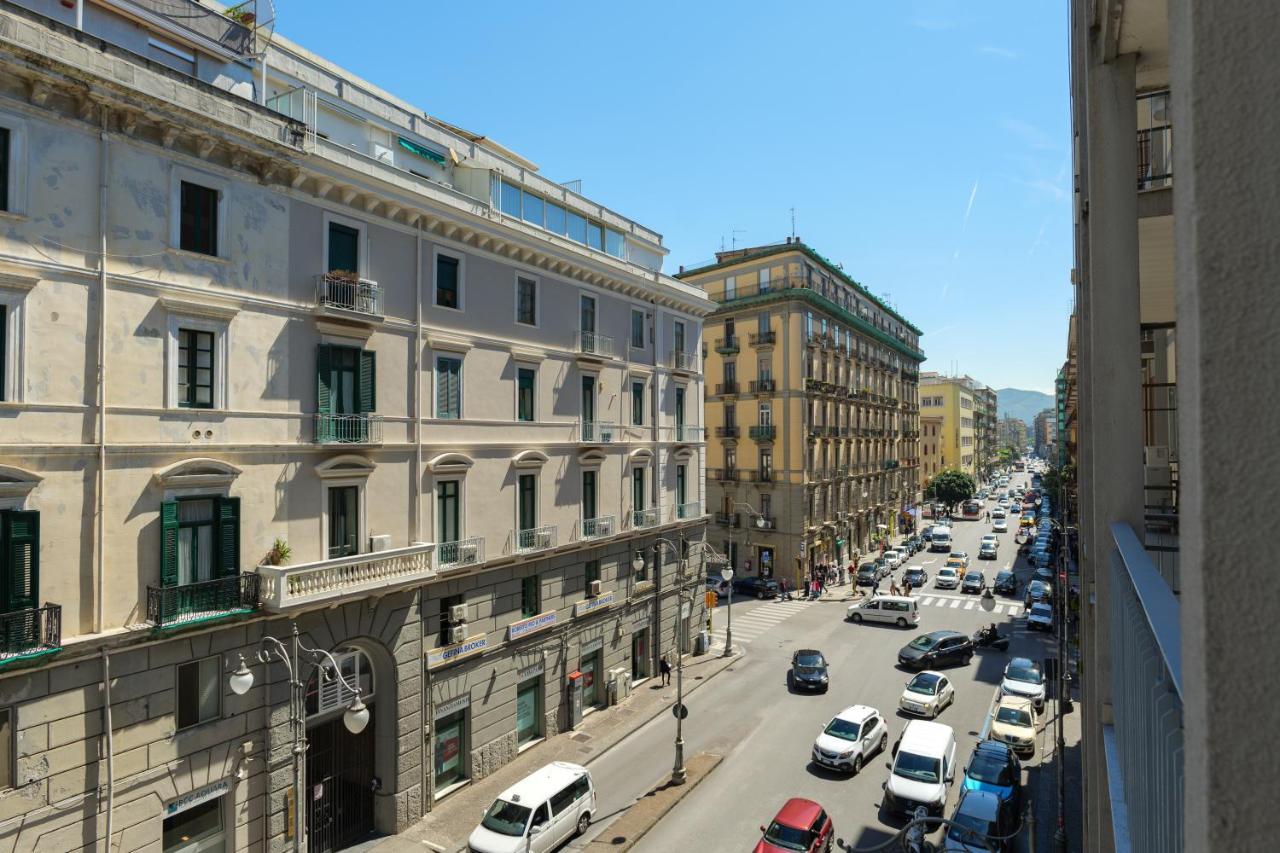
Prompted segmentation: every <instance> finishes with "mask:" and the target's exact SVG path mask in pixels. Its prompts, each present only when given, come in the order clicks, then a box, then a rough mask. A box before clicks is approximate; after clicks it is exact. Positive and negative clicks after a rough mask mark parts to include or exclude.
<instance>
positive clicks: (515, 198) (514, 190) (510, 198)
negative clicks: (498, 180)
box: [501, 181, 520, 218]
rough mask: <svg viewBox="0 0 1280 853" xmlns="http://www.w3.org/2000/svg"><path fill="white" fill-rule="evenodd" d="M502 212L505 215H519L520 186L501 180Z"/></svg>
mask: <svg viewBox="0 0 1280 853" xmlns="http://www.w3.org/2000/svg"><path fill="white" fill-rule="evenodd" d="M501 204H502V212H503V213H505V214H507V216H515V217H517V218H519V216H520V188H519V187H517V186H516V185H515V184H509V183H507V182H506V181H503V182H502V199H501Z"/></svg>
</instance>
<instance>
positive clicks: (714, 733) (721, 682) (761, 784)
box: [568, 475, 1053, 853]
mask: <svg viewBox="0 0 1280 853" xmlns="http://www.w3.org/2000/svg"><path fill="white" fill-rule="evenodd" d="M1015 482H1022V483H1023V484H1025V482H1026V478H1025V475H1019V477H1018V478H1016V479H1015ZM993 505H994V504H988V506H993ZM1015 524H1016V522H1015ZM990 531H991V525H990V523H988V522H983V521H956V522H955V524H954V527H953V538H954V540H955V544H954V545H953V548H954V550H963V551H967V552H968V553H969V554H970V555H971V565H973V566H978V567H981V568H983V569H984V571H985V574H986V576H987V581H988V583H990V582H991V581H992V580H993V579H994V577H995V573H996V571H998V570H999V569H1000V568H1002V567H1004V566H1005V565H1008V564H1010V563H1012V562H1013V561H1014V558H1015V556H1016V551H1017V546H1016V545H1015V543H1014V533H1013V532H1012V530H1011V531H1010V532H1009V533H1006V534H1000V536H1001V542H1000V556H999V559H997V560H994V561H993V560H987V561H979V560H977V559H976V555H977V551H978V543H979V541H980V539H981V537H982V535H983V534H986V533H989V532H990ZM945 558H946V555H945V554H940V553H939V554H931V553H928V552H920V553H918V554H916V555H915V556H913V557H912V558H911V559H910V560H909V561H908V562H907V564H906V566H904V567H903V568H902V569H899V570H898V571H897V572H895V573H894V579H895V581H896V580H900V579H901V576H902V572H903V570H904V569H905V568H906V567H909V566H915V565H923V566H924V567H925V568H926V570H927V571H928V572H929V585H928V586H927V587H926V588H925V589H923V590H920V591H919V593H918V596H919V599H920V601H921V606H920V625H919V626H918V628H909V629H906V630H903V629H899V628H896V627H893V626H887V625H871V624H862V625H855V624H852V623H850V622H846V621H845V620H844V615H845V609H846V607H847V605H846V604H844V603H841V602H835V601H821V602H803V603H796V602H774V601H763V602H757V601H744V602H737V601H735V603H734V614H733V615H734V629H735V630H734V640H735V646H738V647H739V648H740V649H741V652H742V656H741V659H740V660H739V661H738V662H737V663H735V664H734V665H733V666H732V667H731V668H730V669H729V670H727V671H726V672H725V673H723V674H721V675H719V676H717V677H716V678H715V679H714V680H712V681H711V682H710V683H708V684H707V685H705V686H704V687H703V688H701V689H699V690H698V691H697V692H695V693H694V694H693V695H692V696H691V697H690V698H689V700H688V702H687V705H688V708H689V717H688V719H687V720H686V721H685V723H684V738H685V754H686V755H692V754H694V753H695V752H698V751H703V750H705V751H711V752H715V753H718V754H721V755H723V756H724V757H725V758H724V761H723V762H722V763H721V765H720V766H719V768H718V769H716V770H715V772H714V773H713V774H712V775H711V776H710V777H708V778H707V779H706V780H705V781H703V782H702V784H701V785H700V786H699V787H698V788H697V789H696V790H694V791H693V792H692V793H691V794H690V795H689V796H688V797H686V798H685V799H684V801H682V802H681V803H680V804H679V805H678V806H676V808H675V809H673V810H672V812H671V813H670V814H668V815H667V816H666V817H665V818H664V819H663V820H662V821H661V822H660V823H659V824H658V826H656V827H655V828H654V829H653V830H651V831H650V832H649V834H648V835H646V836H645V837H644V838H643V839H642V840H641V842H640V843H639V844H638V845H637V848H636V849H637V850H638V851H641V853H663V851H669V850H677V849H686V848H687V847H688V845H689V842H690V840H691V839H697V847H698V849H699V850H700V851H707V853H714V851H721V850H723V851H731V850H732V851H741V850H745V849H750V848H751V847H752V846H754V844H755V842H756V840H758V838H759V836H760V831H759V826H760V825H761V824H766V823H768V822H769V820H770V819H771V818H772V817H773V815H774V814H775V812H776V811H777V810H778V808H779V807H780V806H781V805H782V804H783V803H784V802H785V801H786V800H787V799H788V798H789V797H807V798H810V799H813V800H816V801H817V802H819V803H821V804H822V805H823V807H824V808H825V809H826V810H827V811H828V813H829V814H830V815H831V816H832V819H833V821H834V823H835V827H836V834H837V836H838V837H839V838H840V839H842V840H843V841H844V842H845V844H847V845H848V846H851V847H855V848H858V847H867V846H871V845H874V844H876V843H878V842H882V841H884V840H886V839H887V838H888V837H889V836H890V835H891V834H892V833H893V832H894V831H895V830H896V829H897V828H898V827H900V826H901V825H902V823H901V821H900V820H898V819H896V818H892V817H889V816H887V815H884V814H882V813H881V812H880V808H879V806H880V798H881V785H882V783H883V782H884V781H885V779H886V778H887V777H888V769H887V764H888V762H889V760H890V756H889V755H888V754H887V753H886V754H885V755H883V756H875V757H874V758H872V759H870V760H868V762H867V764H866V766H865V767H864V768H863V770H862V772H861V773H860V774H859V775H857V776H855V777H849V776H846V775H843V774H837V773H833V772H829V771H827V770H824V769H822V768H819V767H817V766H815V765H814V764H812V763H811V762H810V761H809V755H810V750H811V747H812V745H813V741H814V738H815V736H816V735H817V734H818V731H819V730H820V729H821V728H822V727H823V726H824V725H825V724H826V723H827V721H828V720H829V719H830V718H831V717H832V716H834V715H835V714H836V713H837V712H838V711H840V710H841V709H843V708H845V707H847V706H849V705H854V704H863V705H870V706H872V707H873V708H876V709H878V710H880V711H881V712H882V713H883V714H884V715H885V717H886V719H887V720H888V722H889V743H890V744H892V743H893V742H894V741H895V740H896V739H897V737H898V735H900V734H901V732H902V729H903V727H904V726H905V724H906V722H907V721H908V720H909V719H911V717H909V716H908V715H906V714H903V713H901V712H899V711H898V710H897V708H898V699H899V697H900V696H901V694H902V690H903V687H904V686H905V684H906V682H907V681H908V680H909V678H910V677H911V673H909V672H907V671H906V670H903V669H900V668H899V667H898V665H897V651H898V649H899V648H901V647H902V646H903V645H905V644H906V643H907V642H909V641H910V640H911V639H912V638H913V637H915V636H916V635H917V634H919V633H922V632H925V631H931V630H937V629H951V630H956V631H963V632H965V633H966V634H972V633H973V632H974V631H975V630H977V628H978V627H980V626H981V625H984V624H988V623H990V622H993V621H994V622H996V623H997V624H998V625H999V626H1000V628H1001V632H1002V633H1005V634H1010V635H1012V637H1013V641H1012V644H1011V646H1010V650H1009V652H1008V653H1003V652H997V651H995V650H993V649H984V650H979V651H978V653H977V654H976V655H975V656H974V659H973V661H972V662H971V663H970V664H969V665H968V666H956V667H951V668H949V669H948V670H947V672H948V674H949V676H950V677H951V679H952V682H953V684H954V685H955V687H956V700H955V703H954V704H953V705H951V706H950V707H948V708H947V709H946V710H945V711H943V712H942V714H941V716H940V717H939V720H938V721H939V722H942V723H945V724H947V725H950V726H951V727H952V728H953V729H954V730H955V733H956V739H957V743H958V747H959V748H958V752H957V759H958V760H957V768H958V773H957V776H959V771H960V770H962V769H963V767H964V764H965V762H966V761H967V759H968V757H969V753H970V752H971V750H972V747H973V745H974V744H975V743H976V742H977V740H978V738H979V736H980V732H981V731H982V728H983V723H984V721H985V718H986V716H987V714H988V712H989V709H990V707H991V705H992V701H993V698H994V696H995V692H996V688H997V686H998V684H999V682H1000V678H1001V675H1002V673H1003V671H1004V666H1005V663H1006V662H1007V661H1008V659H1009V658H1010V657H1011V656H1015V655H1025V656H1028V657H1032V658H1036V659H1039V658H1043V657H1044V656H1045V655H1046V653H1048V652H1049V646H1050V638H1049V637H1048V636H1047V635H1044V634H1039V633H1036V632H1029V631H1027V630H1026V629H1025V627H1024V623H1025V616H1023V615H1022V608H1021V606H1020V605H1021V594H1022V591H1023V590H1024V589H1025V585H1026V582H1027V580H1028V578H1029V577H1030V575H1031V570H1030V569H1029V568H1027V567H1025V565H1023V564H1022V563H1017V564H1015V566H1014V568H1015V570H1017V573H1018V576H1019V590H1018V593H1019V595H1018V597H1017V598H1014V597H1007V596H997V597H996V602H997V603H998V604H1000V605H1002V606H1001V607H1000V608H999V612H990V613H989V612H987V611H985V610H983V609H982V607H981V605H980V597H979V596H977V595H967V596H966V595H962V594H961V593H959V592H958V591H957V592H952V591H946V592H938V591H936V590H935V589H934V588H933V579H934V574H935V570H936V569H937V568H938V567H940V566H941V565H942V564H943V562H944V561H945ZM887 588H888V582H887V580H886V581H885V582H882V585H881V589H882V591H883V590H887ZM846 589H847V587H846ZM1012 605H1018V606H1016V607H1015V606H1012ZM723 611H724V608H723V607H721V608H717V610H716V619H717V620H718V621H717V625H716V627H717V628H721V627H723V625H722V620H723V618H724V613H723ZM740 626H741V628H740ZM740 630H741V633H740ZM799 648H816V649H819V650H821V651H822V652H823V653H824V654H825V655H826V657H827V658H828V660H829V661H830V664H831V669H830V673H831V682H830V690H829V692H827V693H826V694H814V695H801V694H798V693H795V692H792V691H791V690H790V689H789V687H788V682H787V672H788V669H789V666H790V660H791V653H792V652H793V651H794V650H796V649H799ZM639 689H642V690H644V689H660V690H663V691H665V692H666V693H669V694H670V696H671V700H672V701H673V702H674V699H675V688H674V683H673V685H672V686H671V687H669V688H665V687H661V686H659V685H656V684H645V685H642V686H641V687H640V688H639ZM1052 713H1053V711H1052V703H1050V710H1049V711H1047V712H1046V713H1045V714H1043V715H1041V716H1040V717H1039V719H1038V721H1037V722H1038V724H1039V725H1040V726H1041V728H1042V731H1041V736H1040V742H1039V744H1038V745H1037V749H1036V755H1035V757H1034V758H1031V759H1026V760H1024V761H1023V766H1024V768H1025V769H1024V783H1025V784H1026V785H1027V786H1028V787H1027V789H1026V791H1025V796H1026V798H1028V799H1033V800H1034V799H1038V798H1041V797H1043V798H1045V800H1046V801H1047V800H1048V799H1050V798H1051V797H1052V791H1053V789H1052V785H1051V782H1052V780H1051V779H1046V780H1041V779H1039V778H1038V776H1039V775H1040V774H1039V773H1038V770H1037V767H1036V765H1038V763H1039V761H1040V759H1041V757H1042V756H1043V755H1044V754H1045V752H1046V751H1047V750H1052V737H1051V734H1052V733H1051V730H1049V729H1048V728H1047V727H1048V725H1049V723H1050V721H1051V720H1052ZM674 737H675V719H674V718H673V717H672V716H671V715H667V714H664V715H662V716H660V717H658V718H656V719H655V720H653V721H651V722H650V723H649V724H647V725H645V726H643V727H642V728H640V729H639V730H638V731H637V732H635V733H634V734H633V735H631V736H630V737H628V738H627V739H625V740H623V741H622V742H620V743H619V744H618V745H617V746H616V747H614V748H613V749H612V750H611V751H609V752H608V753H606V754H604V755H603V756H601V757H600V758H599V759H598V760H596V761H594V762H593V763H592V765H591V770H592V773H593V775H594V778H595V782H596V787H597V791H598V796H599V802H600V814H599V817H598V820H597V822H596V824H595V825H594V826H593V828H592V831H591V832H589V833H588V834H587V836H586V837H585V838H583V839H578V840H577V841H575V842H573V843H572V844H571V845H570V846H569V848H568V849H575V848H579V847H582V846H584V844H585V842H586V841H588V840H590V839H591V838H593V837H596V836H597V835H603V836H604V837H606V838H607V837H609V836H608V835H607V833H608V823H609V820H610V818H611V817H612V816H614V815H616V814H617V813H618V812H620V811H621V810H625V809H626V808H627V807H628V806H629V805H630V804H631V803H633V802H635V800H636V799H637V798H638V797H640V796H642V795H643V794H644V792H645V791H647V790H648V789H649V787H650V786H651V785H652V784H653V783H654V782H656V781H658V780H659V779H661V778H663V777H664V776H665V775H667V774H669V773H670V769H671V765H672V759H673V755H674V746H673V741H674ZM1044 776H1046V777H1049V776H1051V774H1048V773H1046V774H1044ZM958 794H959V784H958V782H957V783H955V784H953V785H952V788H951V792H950V797H949V801H948V807H947V814H948V815H949V814H950V813H951V810H952V808H953V807H954V805H955V801H956V799H957V797H958ZM934 838H935V840H940V838H941V833H936V834H935V835H934ZM1015 849H1019V850H1025V849H1026V845H1025V843H1023V844H1019V845H1018V846H1017V847H1016V848H1015Z"/></svg>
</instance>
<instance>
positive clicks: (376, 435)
mask: <svg viewBox="0 0 1280 853" xmlns="http://www.w3.org/2000/svg"><path fill="white" fill-rule="evenodd" d="M312 417H313V420H314V424H315V433H314V437H315V443H316V444H381V443H382V415H373V414H355V415H333V414H328V413H325V412H319V413H316V414H315V415H313V416H312Z"/></svg>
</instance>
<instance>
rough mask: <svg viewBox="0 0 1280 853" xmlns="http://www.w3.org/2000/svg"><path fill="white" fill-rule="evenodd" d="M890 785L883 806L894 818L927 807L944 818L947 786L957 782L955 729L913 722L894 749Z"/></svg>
mask: <svg viewBox="0 0 1280 853" xmlns="http://www.w3.org/2000/svg"><path fill="white" fill-rule="evenodd" d="M894 749H895V750H896V752H895V753H894V758H893V765H892V769H891V771H890V773H889V781H888V782H885V783H884V801H883V803H882V804H881V805H882V807H883V808H884V810H885V811H886V812H889V813H890V814H893V813H898V814H911V813H912V812H914V811H915V810H916V808H917V807H919V806H924V807H925V808H926V809H927V810H928V812H929V814H931V815H935V816H936V815H941V814H942V810H943V809H944V808H945V807H946V805H947V786H949V785H950V784H951V783H952V782H953V781H954V780H955V778H956V735H955V732H954V731H952V729H951V726H947V725H943V724H942V723H934V722H928V721H925V720H912V721H911V722H909V723H907V727H906V728H905V729H903V730H902V737H901V738H900V739H899V740H898V744H897V746H895V747H894Z"/></svg>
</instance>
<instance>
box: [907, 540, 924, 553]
mask: <svg viewBox="0 0 1280 853" xmlns="http://www.w3.org/2000/svg"><path fill="white" fill-rule="evenodd" d="M923 547H924V543H922V542H921V541H920V537H919V536H911V537H909V538H908V539H907V550H908V551H910V552H911V553H912V554H914V553H916V552H917V551H919V550H920V549H921V548H923Z"/></svg>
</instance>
